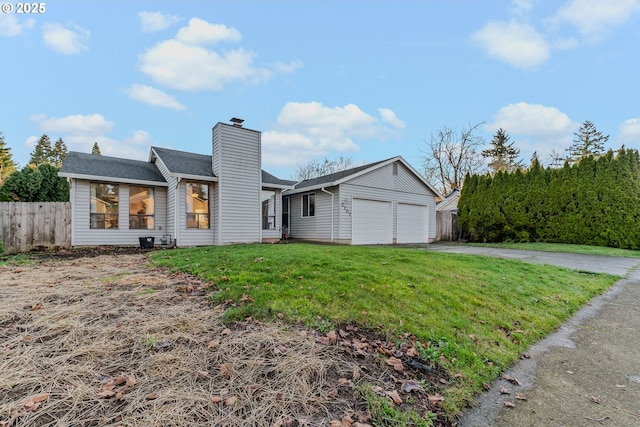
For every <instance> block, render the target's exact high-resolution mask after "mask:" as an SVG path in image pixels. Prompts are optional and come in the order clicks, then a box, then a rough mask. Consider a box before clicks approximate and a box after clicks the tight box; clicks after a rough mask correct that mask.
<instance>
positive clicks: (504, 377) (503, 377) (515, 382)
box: [502, 374, 522, 385]
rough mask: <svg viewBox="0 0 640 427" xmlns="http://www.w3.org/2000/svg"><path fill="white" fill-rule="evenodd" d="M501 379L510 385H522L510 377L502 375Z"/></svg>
mask: <svg viewBox="0 0 640 427" xmlns="http://www.w3.org/2000/svg"><path fill="white" fill-rule="evenodd" d="M502 379H503V380H505V381H509V382H510V383H511V384H515V385H522V383H521V382H520V381H518V379H517V378H514V377H512V376H511V375H507V374H504V375H503V376H502Z"/></svg>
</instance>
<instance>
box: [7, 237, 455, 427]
mask: <svg viewBox="0 0 640 427" xmlns="http://www.w3.org/2000/svg"><path fill="white" fill-rule="evenodd" d="M30 257H31V258H33V259H32V261H33V262H32V263H31V264H28V265H9V266H0V284H1V285H0V296H1V298H0V373H1V375H0V426H2V427H6V426H27V425H28V426H45V425H73V426H106V425H127V426H134V425H140V426H173V425H175V426H183V425H191V426H200V425H202V426H205V425H206V426H211V425H214V426H303V425H309V426H324V425H327V426H328V425H330V424H331V422H332V421H334V422H338V424H331V425H332V426H333V425H337V426H351V425H353V426H356V425H357V424H356V423H357V422H360V424H361V425H367V424H368V423H370V422H372V421H371V415H370V414H369V413H367V411H366V406H365V402H364V399H363V398H362V397H358V395H357V393H355V391H354V390H355V388H357V386H358V385H361V384H371V385H372V388H373V392H374V393H377V394H378V395H380V396H384V398H385V399H388V401H389V402H390V403H391V402H393V401H394V400H396V399H395V398H396V397H397V398H399V399H400V400H401V401H402V403H399V402H398V401H397V400H396V403H395V404H398V405H404V406H402V407H412V408H414V409H416V410H417V411H419V412H420V413H424V412H425V411H427V410H430V411H433V412H436V413H438V412H439V407H438V401H437V399H436V400H429V398H428V397H429V396H431V397H432V398H433V396H437V391H438V387H440V386H441V385H442V383H443V382H446V380H447V378H446V373H444V372H441V371H438V370H437V369H436V368H435V367H434V366H429V365H428V364H426V363H423V362H424V361H419V360H417V359H415V358H412V357H411V354H410V351H411V350H410V348H411V345H412V344H411V343H412V337H409V336H405V337H404V340H403V341H402V342H403V344H401V345H400V346H394V345H391V344H390V343H388V342H387V341H385V340H383V339H381V338H380V337H379V336H375V334H374V333H372V332H370V331H369V332H368V331H360V330H358V328H357V327H356V326H353V325H345V326H344V327H343V328H341V329H339V330H337V331H332V332H330V333H328V334H318V333H315V332H313V331H308V330H306V329H304V328H302V327H286V326H284V325H274V324H261V323H259V322H255V321H252V320H251V319H248V320H247V321H245V322H242V323H239V324H236V325H234V326H233V327H228V326H227V325H224V324H222V323H221V320H220V319H221V315H222V314H223V312H224V309H225V307H224V306H216V307H212V306H210V303H209V301H208V299H207V298H206V294H207V293H208V292H210V291H212V289H211V285H210V284H209V283H206V282H203V281H200V280H198V279H195V278H193V277H191V276H189V275H186V274H182V273H178V274H171V273H169V272H167V271H163V270H159V269H154V268H151V267H150V266H149V265H148V260H147V259H146V256H145V254H144V252H143V251H142V250H141V249H138V248H115V249H114V248H88V249H83V250H67V251H56V252H45V253H35V254H31V255H30ZM402 345H404V347H403V346H402ZM381 356H384V357H381ZM389 360H391V361H394V360H397V361H398V362H393V363H391V364H389V363H385V361H389ZM398 363H399V365H398ZM398 366H400V367H402V370H398ZM416 380H417V381H416ZM394 393H395V394H394ZM391 404H393V403H391ZM349 420H351V421H349ZM435 425H449V423H448V421H447V420H446V419H444V418H443V417H442V414H440V417H439V419H438V421H437V422H436V424H435Z"/></svg>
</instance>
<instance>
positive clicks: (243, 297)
mask: <svg viewBox="0 0 640 427" xmlns="http://www.w3.org/2000/svg"><path fill="white" fill-rule="evenodd" d="M247 301H248V302H253V298H251V297H250V296H249V295H247V294H242V298H240V302H247Z"/></svg>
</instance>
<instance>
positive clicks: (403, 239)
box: [396, 203, 429, 243]
mask: <svg viewBox="0 0 640 427" xmlns="http://www.w3.org/2000/svg"><path fill="white" fill-rule="evenodd" d="M427 212H428V211H427V207H426V206H421V205H411V204H407V203H398V211H397V215H398V220H397V228H398V229H397V236H396V241H397V242H398V243H427V242H428V241H429V233H428V223H427Z"/></svg>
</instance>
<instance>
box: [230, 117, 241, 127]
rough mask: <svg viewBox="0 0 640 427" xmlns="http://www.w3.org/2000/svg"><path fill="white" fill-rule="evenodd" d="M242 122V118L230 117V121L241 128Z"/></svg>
mask: <svg viewBox="0 0 640 427" xmlns="http://www.w3.org/2000/svg"><path fill="white" fill-rule="evenodd" d="M242 122H244V119H239V118H237V117H233V118H232V119H231V123H233V125H234V126H236V127H239V128H241V127H242Z"/></svg>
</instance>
